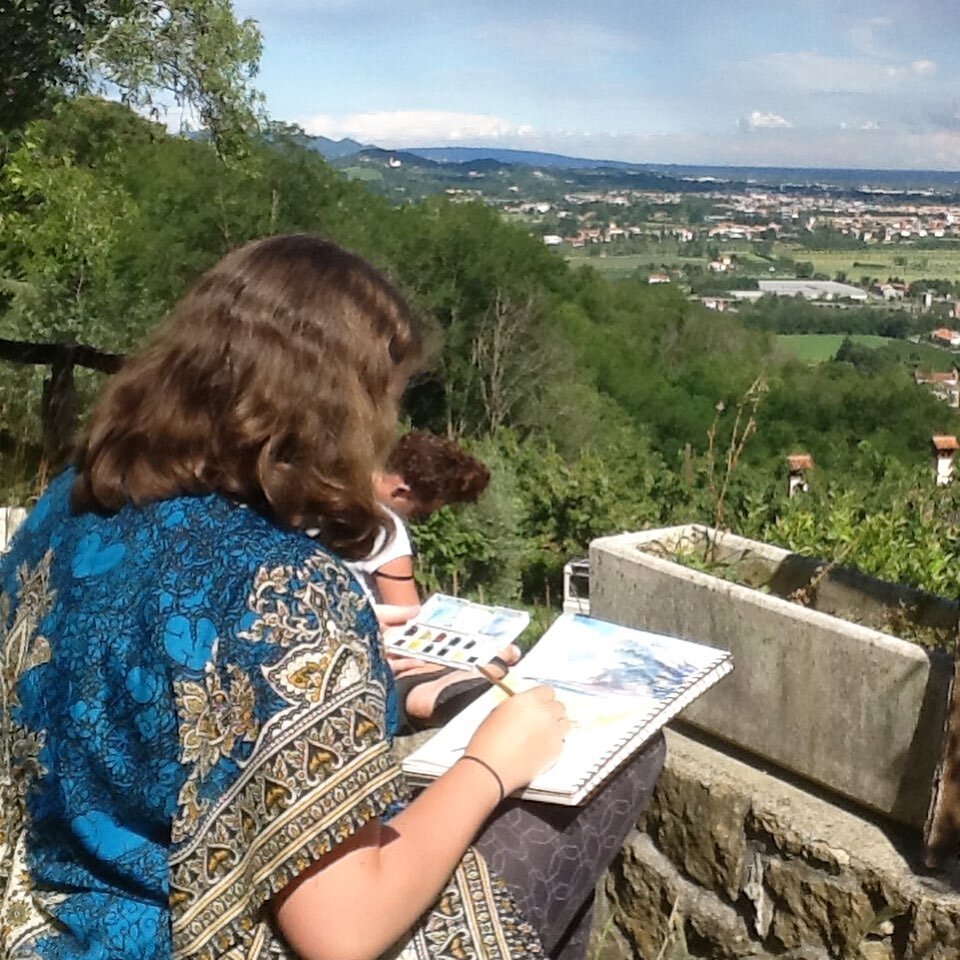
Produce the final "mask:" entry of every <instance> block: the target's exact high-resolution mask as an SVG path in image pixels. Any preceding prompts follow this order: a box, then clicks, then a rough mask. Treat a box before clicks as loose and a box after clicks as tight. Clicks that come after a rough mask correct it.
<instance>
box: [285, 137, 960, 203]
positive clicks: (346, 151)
mask: <svg viewBox="0 0 960 960" xmlns="http://www.w3.org/2000/svg"><path fill="white" fill-rule="evenodd" d="M303 142H304V145H305V146H308V147H309V148H310V149H312V150H316V151H318V152H319V153H321V154H323V156H325V157H326V158H327V159H329V160H335V161H340V163H341V164H342V162H343V161H345V160H347V159H349V158H350V157H352V156H358V157H359V156H366V157H368V158H372V157H383V158H388V157H393V158H395V159H397V160H401V161H402V162H404V163H407V164H408V165H416V166H425V167H429V166H433V165H448V164H449V165H461V166H469V167H470V168H471V169H482V166H481V164H482V165H483V166H486V167H487V168H488V169H490V168H493V167H496V166H500V165H502V166H514V165H520V166H527V167H544V168H551V169H565V170H620V171H633V172H636V173H646V174H655V175H658V176H660V177H664V178H669V179H670V180H679V181H697V182H699V183H703V184H708V183H710V182H716V183H718V184H724V185H731V184H769V185H771V186H794V187H796V186H832V187H839V188H841V189H844V190H862V191H868V192H871V193H877V192H886V191H889V192H891V193H916V192H927V193H937V194H939V193H947V194H954V193H957V192H958V191H960V172H956V171H943V170H857V169H843V168H837V169H833V168H801V167H725V166H707V165H704V166H700V165H696V164H674V163H627V162H624V161H621V160H593V159H588V158H585V157H568V156H564V155H563V154H560V153H542V152H539V151H535V150H512V149H501V148H498V147H411V148H405V149H402V150H391V149H390V148H388V147H379V146H373V145H372V144H362V143H358V142H357V141H356V140H350V139H344V140H331V139H329V138H328V137H305V138H304V141H303Z"/></svg>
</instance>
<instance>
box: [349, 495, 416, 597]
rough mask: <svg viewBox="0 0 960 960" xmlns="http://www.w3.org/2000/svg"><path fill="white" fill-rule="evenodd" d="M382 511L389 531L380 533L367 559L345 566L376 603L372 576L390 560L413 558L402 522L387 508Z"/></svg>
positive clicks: (351, 561)
mask: <svg viewBox="0 0 960 960" xmlns="http://www.w3.org/2000/svg"><path fill="white" fill-rule="evenodd" d="M381 506H383V504H381ZM383 510H384V513H386V515H387V520H388V526H389V528H390V529H388V530H384V531H381V533H380V536H379V537H378V538H377V542H376V543H375V544H374V547H373V553H371V554H370V556H369V557H365V558H364V559H363V560H350V561H348V562H347V566H348V567H349V568H350V570H351V571H352V573H353V575H354V576H355V577H356V578H357V579H358V580H359V581H360V584H361V585H362V586H363V588H364V590H366V591H367V593H368V594H369V595H370V597H371V598H372V599H373V600H374V601H377V602H378V601H379V600H380V597H379V595H378V593H377V586H376V581H375V580H374V578H373V575H374V574H375V573H376V572H377V571H378V570H379V569H380V568H381V567H382V566H384V565H385V564H387V563H389V562H390V561H391V560H397V559H399V558H400V557H412V556H413V547H412V545H411V544H410V534H408V533H407V528H406V526H405V525H404V523H403V520H401V519H400V517H399V516H398V515H397V514H395V513H394V512H393V511H392V510H391V509H390V508H389V507H383ZM391 534H392V536H391Z"/></svg>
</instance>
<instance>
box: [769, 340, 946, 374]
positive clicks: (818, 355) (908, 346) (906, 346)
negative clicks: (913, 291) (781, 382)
mask: <svg viewBox="0 0 960 960" xmlns="http://www.w3.org/2000/svg"><path fill="white" fill-rule="evenodd" d="M844 339H845V338H844V335H843V334H842V333H803V334H782V335H781V336H778V337H777V346H778V347H780V348H781V349H782V350H784V351H786V352H788V353H792V354H793V355H794V356H795V357H797V358H799V359H800V360H806V361H807V362H808V363H823V361H825V360H830V359H832V358H833V357H834V356H836V353H837V350H839V349H840V344H841V343H843V341H844ZM850 339H851V340H853V341H854V343H859V344H861V345H863V346H865V347H872V348H876V347H887V348H888V349H890V350H892V351H894V352H895V353H897V354H898V355H899V357H900V358H901V359H902V360H903V362H904V363H906V364H908V365H909V366H920V367H923V368H924V369H925V370H949V369H951V368H952V367H953V365H954V364H955V363H957V355H956V354H954V353H950V352H949V351H947V350H941V349H939V348H938V347H933V346H930V344H926V343H911V342H910V341H909V340H894V339H891V338H889V337H875V336H870V335H868V334H859V333H857V334H852V335H851V336H850Z"/></svg>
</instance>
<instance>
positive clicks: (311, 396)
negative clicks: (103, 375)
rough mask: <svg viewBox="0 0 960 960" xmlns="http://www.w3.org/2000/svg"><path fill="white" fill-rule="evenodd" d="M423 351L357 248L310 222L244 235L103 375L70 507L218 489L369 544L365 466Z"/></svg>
mask: <svg viewBox="0 0 960 960" xmlns="http://www.w3.org/2000/svg"><path fill="white" fill-rule="evenodd" d="M419 352H420V339H419V335H418V332H417V329H416V324H415V323H414V320H413V317H412V315H411V312H410V310H409V308H408V306H407V304H406V303H405V301H404V300H403V298H402V297H401V295H400V294H399V293H398V292H397V290H396V289H395V288H394V287H393V286H392V285H391V284H390V282H389V281H388V280H387V279H386V278H385V277H384V276H383V275H382V274H381V273H380V272H379V271H378V270H376V269H375V268H374V267H373V266H371V264H369V263H368V262H367V261H366V260H364V259H362V258H361V257H358V256H356V255H355V254H352V253H349V252H348V251H346V250H344V249H343V248H342V247H339V246H337V245H336V244H334V243H331V242H329V241H326V240H322V239H320V238H319V237H314V236H310V235H305V234H304V235H294V236H281V237H270V238H267V239H265V240H259V241H255V242H253V243H250V244H247V245H246V246H244V247H241V248H240V249H239V250H235V251H233V252H232V253H230V254H228V255H227V256H226V257H224V259H223V260H221V261H220V263H219V264H217V265H216V266H215V267H213V268H212V269H211V270H209V271H208V272H207V273H205V274H204V275H203V276H202V277H201V278H200V279H199V280H198V281H197V282H196V283H195V284H194V286H193V287H192V288H191V289H190V291H189V292H188V293H187V294H186V295H185V296H184V297H183V299H182V300H181V301H180V302H179V303H178V304H177V306H176V307H175V308H174V310H173V313H172V314H171V316H170V317H169V318H168V320H167V321H166V323H164V324H163V326H162V327H161V328H160V329H159V331H158V332H157V334H156V335H155V337H154V339H153V340H152V342H151V343H150V344H149V345H148V346H147V347H146V348H145V349H144V350H143V351H142V352H140V353H138V354H136V355H134V356H132V357H130V358H129V359H128V360H127V361H126V362H125V363H124V365H123V367H122V369H121V370H120V372H119V373H118V374H117V375H116V376H115V377H114V378H113V379H112V380H111V381H110V382H109V383H108V385H107V387H106V389H105V390H104V392H103V394H102V395H101V397H100V399H99V401H98V403H97V405H96V407H95V408H94V410H93V413H92V415H91V418H90V421H89V425H88V427H87V431H86V435H85V436H84V438H83V440H82V441H81V443H80V444H79V446H78V449H77V452H76V457H75V462H76V469H77V476H76V481H75V483H74V487H73V507H74V509H75V510H76V511H78V512H80V511H84V510H96V511H101V512H112V511H115V510H118V509H120V508H121V507H122V506H124V505H125V504H127V503H133V504H144V503H148V502H151V501H155V500H163V499H167V498H170V497H176V496H181V495H189V494H205V493H212V492H219V493H222V494H226V495H228V496H230V497H232V498H235V499H236V500H238V501H240V502H242V503H246V504H249V505H250V506H252V507H254V508H255V509H257V510H260V511H261V512H264V513H266V514H267V515H268V516H270V517H271V518H272V519H274V520H275V521H276V522H279V523H280V524H283V525H287V526H291V527H297V528H305V527H317V528H319V530H320V538H321V539H322V540H323V541H324V542H325V543H327V544H328V545H329V546H331V547H332V548H334V549H336V550H339V551H340V552H342V553H343V554H344V555H346V556H348V557H357V556H363V555H366V554H367V553H369V551H370V549H371V548H372V545H373V542H374V539H375V537H376V534H377V531H378V529H379V527H380V525H381V514H380V511H379V509H378V507H377V504H376V499H375V497H374V492H373V487H372V481H371V475H372V472H373V470H374V469H375V468H376V467H378V466H379V465H380V464H381V463H382V462H383V459H384V457H385V456H386V453H387V451H388V450H389V448H390V445H391V442H392V440H393V438H394V431H395V428H396V415H397V404H398V402H399V397H400V393H401V392H402V389H403V386H404V385H405V382H406V378H407V376H408V375H409V373H410V371H411V369H412V367H413V365H414V363H415V362H416V360H417V359H418V357H419Z"/></svg>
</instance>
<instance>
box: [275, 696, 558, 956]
mask: <svg viewBox="0 0 960 960" xmlns="http://www.w3.org/2000/svg"><path fill="white" fill-rule="evenodd" d="M568 726H569V724H568V721H567V720H566V715H565V711H564V709H563V706H562V705H561V704H559V703H558V702H557V701H556V700H555V699H554V697H553V691H552V690H550V689H549V688H547V687H536V688H534V689H533V690H529V691H527V692H525V693H522V694H517V695H516V696H515V697H510V698H509V699H508V700H506V701H505V702H504V703H503V704H501V705H500V706H499V707H498V708H497V709H496V710H494V711H493V713H491V714H490V716H489V717H488V718H487V719H486V720H485V721H484V723H483V724H482V725H481V727H480V728H479V730H478V731H477V732H476V734H474V736H473V738H472V739H471V741H470V744H469V745H468V747H467V753H468V754H470V755H472V756H477V757H481V758H482V759H484V760H485V761H486V762H487V763H489V764H490V766H491V767H492V768H493V769H494V770H495V771H496V772H497V774H498V776H499V777H500V778H501V780H502V782H503V785H504V789H505V791H506V792H507V793H511V792H513V791H514V790H516V789H519V788H520V787H521V786H524V785H526V784H527V783H529V782H530V780H532V779H533V778H534V777H535V776H536V775H537V773H539V772H540V770H542V769H544V768H545V767H546V766H548V765H549V764H550V763H551V762H552V761H553V760H554V759H556V757H557V755H558V754H559V752H560V748H561V746H562V744H563V737H564V735H565V734H566V732H567V729H568ZM499 799H500V785H499V784H498V782H497V778H496V777H495V776H494V775H493V774H492V773H491V772H490V771H489V770H488V769H485V768H484V766H483V765H481V764H480V763H472V762H463V761H460V762H457V763H455V764H454V765H453V767H452V768H451V769H450V770H448V771H447V772H446V773H445V774H444V775H443V776H442V777H440V778H439V779H438V780H436V781H435V782H434V783H433V784H431V786H430V787H428V788H427V789H426V790H424V791H423V793H421V794H420V795H419V796H418V797H417V799H416V800H414V802H413V803H412V804H411V805H410V806H409V807H407V809H406V810H404V811H403V812H402V813H400V814H399V815H398V816H397V817H395V818H394V819H393V820H391V821H390V822H389V823H388V824H381V823H380V822H379V821H371V822H369V823H367V824H366V825H365V826H364V827H363V828H362V829H361V830H360V831H358V833H356V834H355V835H354V836H353V837H351V838H349V839H348V840H345V841H343V842H342V843H340V844H339V845H338V846H337V847H336V849H334V850H333V851H331V852H330V853H329V854H327V855H326V856H325V857H323V858H321V859H320V860H318V861H317V862H316V863H314V864H313V865H312V866H311V867H309V868H308V869H307V870H305V871H304V872H303V873H301V874H300V875H299V876H298V877H297V878H296V879H295V880H294V881H293V882H292V883H290V884H289V885H288V886H287V887H286V888H285V889H284V890H282V891H281V892H280V893H279V894H278V895H277V896H276V897H275V898H274V901H273V902H274V908H275V911H276V918H277V923H278V924H279V927H280V930H281V932H282V933H283V936H284V937H285V938H286V940H287V942H288V943H289V944H290V946H291V947H293V949H294V951H296V953H297V954H298V955H299V956H300V957H302V958H303V960H373V958H376V957H378V956H380V954H381V953H383V951H384V950H386V949H387V948H388V947H389V946H391V945H392V944H393V943H395V942H396V941H397V940H399V939H400V938H401V937H402V936H403V935H404V933H405V932H406V931H408V930H409V929H410V927H411V926H412V925H413V924H414V923H415V921H416V920H417V918H418V917H419V916H420V915H421V914H422V913H423V912H424V911H425V910H426V909H427V908H428V907H429V906H430V904H431V903H433V901H434V900H435V899H436V897H437V895H438V894H439V893H440V891H441V890H442V889H443V886H444V884H445V883H446V882H447V880H448V879H449V878H450V876H451V875H452V874H453V871H454V869H455V868H456V866H457V864H458V863H459V861H460V858H461V857H462V856H463V853H464V851H465V850H466V848H467V847H468V846H469V844H470V843H471V841H472V840H473V838H474V837H475V836H476V834H477V833H478V831H479V830H480V827H481V826H482V824H483V822H484V821H485V820H486V818H487V817H488V816H489V815H490V813H491V812H492V811H493V809H494V808H495V807H496V805H497V803H498V801H499Z"/></svg>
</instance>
